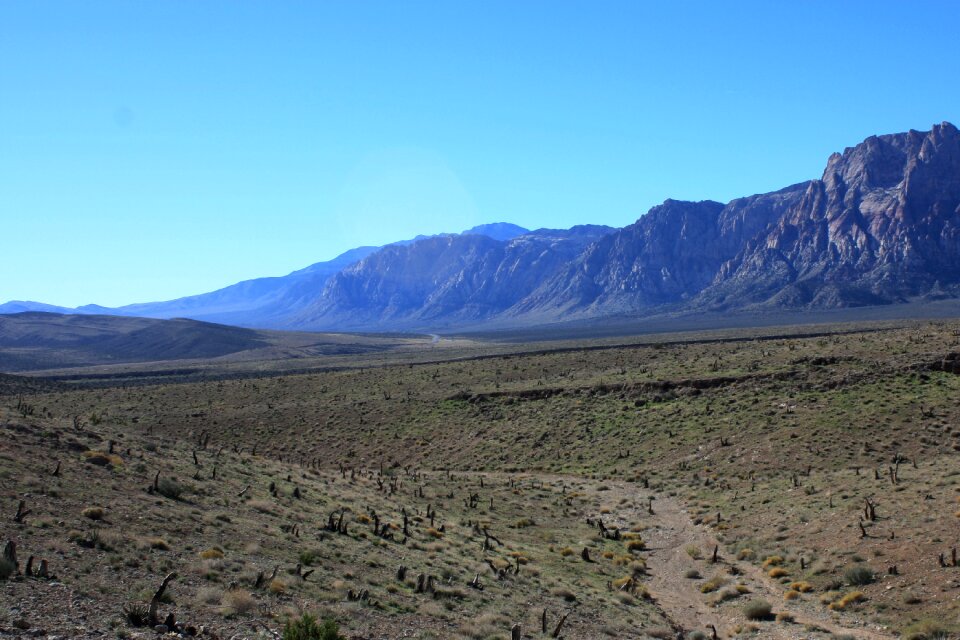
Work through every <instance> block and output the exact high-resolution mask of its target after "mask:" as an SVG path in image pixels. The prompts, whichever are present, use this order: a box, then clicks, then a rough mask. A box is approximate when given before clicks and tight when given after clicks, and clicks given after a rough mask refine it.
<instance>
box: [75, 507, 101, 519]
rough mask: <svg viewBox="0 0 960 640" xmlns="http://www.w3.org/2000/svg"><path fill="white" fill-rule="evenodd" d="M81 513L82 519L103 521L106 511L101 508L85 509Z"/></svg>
mask: <svg viewBox="0 0 960 640" xmlns="http://www.w3.org/2000/svg"><path fill="white" fill-rule="evenodd" d="M81 513H82V514H83V517H84V518H90V519H91V520H103V516H105V515H107V511H106V509H104V508H103V507H87V508H86V509H84V510H83V511H81Z"/></svg>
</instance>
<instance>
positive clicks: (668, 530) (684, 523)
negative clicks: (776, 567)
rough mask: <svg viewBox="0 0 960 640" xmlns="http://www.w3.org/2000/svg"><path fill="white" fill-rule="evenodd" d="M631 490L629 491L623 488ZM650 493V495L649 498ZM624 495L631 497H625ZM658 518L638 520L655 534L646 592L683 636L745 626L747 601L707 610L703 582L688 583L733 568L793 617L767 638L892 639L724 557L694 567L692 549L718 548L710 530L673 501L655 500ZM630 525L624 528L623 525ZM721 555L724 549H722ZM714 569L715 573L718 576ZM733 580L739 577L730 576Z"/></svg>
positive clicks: (771, 626)
mask: <svg viewBox="0 0 960 640" xmlns="http://www.w3.org/2000/svg"><path fill="white" fill-rule="evenodd" d="M620 489H621V490H626V488H625V487H620ZM649 493H650V492H649V491H645V492H644V494H645V495H648V494H649ZM624 495H627V494H626V493H625V494H624ZM654 512H655V514H654V515H653V516H651V515H648V514H647V513H646V512H644V513H643V514H642V515H639V514H638V516H637V519H638V520H640V521H641V522H646V523H648V524H649V525H650V528H649V529H648V530H646V531H645V532H644V540H645V541H646V542H647V546H648V548H649V549H650V550H649V552H648V555H647V566H648V568H649V572H650V578H649V581H648V583H647V586H648V587H649V589H650V592H651V594H652V595H653V597H654V599H655V600H656V602H657V605H658V606H659V607H660V608H661V610H662V611H663V613H664V614H665V615H666V616H667V617H668V618H669V619H670V620H671V621H672V622H673V624H674V625H675V626H677V627H679V628H681V629H683V630H684V631H696V630H700V631H704V632H706V633H707V636H708V637H710V628H709V627H710V625H713V626H715V627H716V629H717V633H718V635H719V637H720V638H729V637H732V636H733V635H734V632H733V629H734V628H735V627H736V626H737V625H741V624H744V623H745V622H746V620H745V618H744V617H743V614H742V613H741V610H740V609H741V605H742V603H743V602H744V601H745V599H744V598H740V599H738V600H735V601H733V602H731V603H730V604H728V605H727V606H724V607H719V608H714V607H711V606H710V605H709V604H707V597H708V596H707V595H705V594H703V593H701V592H700V584H701V582H702V581H700V580H691V579H689V578H686V577H685V574H686V572H687V570H689V569H690V568H691V567H694V566H697V567H698V568H699V569H700V571H701V573H703V574H704V577H705V578H709V577H710V576H712V575H713V573H715V572H723V573H726V572H727V570H728V569H729V567H730V565H733V566H735V567H736V568H737V569H738V570H739V571H740V574H741V575H739V576H736V579H737V580H738V581H741V582H743V583H744V584H746V585H747V587H749V589H750V591H751V592H752V596H748V597H754V598H763V599H765V600H767V601H768V602H769V603H770V604H772V605H773V608H774V613H780V612H787V613H790V614H792V615H793V616H794V623H793V624H789V623H776V622H762V623H759V624H761V625H762V626H763V630H762V634H763V637H764V638H782V639H793V638H798V639H799V638H811V637H815V636H813V635H812V634H811V631H810V630H809V629H810V628H812V627H817V628H819V629H822V630H823V631H824V632H827V633H828V634H835V635H849V636H853V637H855V638H861V639H864V640H874V639H885V638H893V637H894V636H893V635H891V634H889V633H886V632H883V631H882V630H879V629H877V628H875V627H874V628H871V627H870V626H868V625H867V624H866V623H865V622H864V621H863V620H861V619H860V618H859V617H858V616H857V615H856V614H843V615H839V614H834V613H832V612H831V611H829V610H828V609H827V608H826V607H824V606H823V605H822V604H820V603H819V602H818V601H817V600H816V597H815V596H811V595H805V596H803V598H801V599H798V600H793V601H789V602H788V601H785V600H784V599H783V588H782V586H780V585H779V584H777V583H775V582H774V581H773V580H771V579H770V578H768V577H767V576H766V574H765V573H764V572H763V571H762V570H761V569H760V568H759V567H757V566H756V565H753V564H751V563H749V562H737V561H735V560H733V559H731V558H727V557H725V556H724V554H723V553H721V554H720V561H719V563H718V564H717V565H711V564H710V563H709V562H708V560H707V559H705V560H701V561H696V562H695V561H694V560H692V559H691V558H690V556H689V555H688V554H687V552H686V549H687V547H688V546H691V545H692V546H696V547H699V548H700V549H702V550H703V553H704V554H705V555H706V556H708V555H709V554H710V552H711V551H712V550H713V548H714V546H715V545H716V544H717V541H716V538H715V537H714V536H713V534H712V533H711V532H710V530H709V529H707V528H706V527H703V526H699V525H695V524H694V523H693V520H692V519H691V518H690V516H689V514H688V513H687V512H686V511H685V510H684V509H683V508H682V507H681V506H680V504H679V503H678V502H677V501H676V500H674V499H672V498H668V497H660V498H658V499H656V500H654ZM624 524H625V523H624ZM721 549H722V547H721ZM714 569H715V571H714ZM731 578H734V576H731Z"/></svg>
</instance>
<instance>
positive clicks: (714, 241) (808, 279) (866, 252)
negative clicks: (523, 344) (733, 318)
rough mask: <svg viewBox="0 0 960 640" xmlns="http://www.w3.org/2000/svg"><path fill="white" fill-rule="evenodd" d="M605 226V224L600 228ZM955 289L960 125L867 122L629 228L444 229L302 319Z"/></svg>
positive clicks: (591, 311) (959, 244)
mask: <svg viewBox="0 0 960 640" xmlns="http://www.w3.org/2000/svg"><path fill="white" fill-rule="evenodd" d="M607 231H609V232H607ZM957 293H960V132H958V131H957V129H956V128H955V127H954V126H953V125H951V124H948V123H943V124H940V125H936V126H934V127H933V128H932V130H931V131H928V132H925V133H922V132H917V131H910V132H907V133H901V134H894V135H886V136H874V137H871V138H868V139H867V140H865V141H864V142H863V143H861V144H859V145H857V146H855V147H851V148H848V149H846V150H845V151H844V152H843V153H842V154H839V153H837V154H834V155H833V156H831V157H830V159H829V161H828V162H827V167H826V169H825V171H824V173H823V177H822V178H821V179H820V180H812V181H810V182H806V183H801V184H797V185H793V186H791V187H787V188H785V189H782V190H780V191H776V192H773V193H766V194H760V195H755V196H750V197H747V198H739V199H737V200H733V201H732V202H730V203H728V204H726V205H724V204H721V203H719V202H711V201H704V202H680V201H676V200H667V201H666V202H664V203H663V204H662V205H659V206H657V207H654V208H653V209H651V210H650V212H649V213H647V214H646V215H645V216H643V217H642V218H640V219H639V220H637V222H636V223H634V224H632V225H629V226H627V227H625V228H623V229H618V230H607V229H605V228H601V229H596V228H590V229H589V231H586V232H585V231H584V230H582V229H581V230H580V231H579V232H578V231H576V230H571V231H570V232H566V234H565V235H564V234H560V233H559V232H554V236H553V237H552V238H550V240H549V241H547V240H546V238H544V237H539V236H538V235H537V233H533V234H527V235H524V236H521V237H519V238H515V239H513V240H511V241H510V242H497V241H496V240H493V239H490V238H485V239H480V238H470V237H460V238H438V239H430V240H427V241H421V242H418V243H415V244H413V245H410V246H408V247H396V248H391V249H388V250H383V251H381V252H379V253H377V254H374V255H373V256H370V257H369V258H368V259H366V260H364V261H362V262H361V263H359V264H357V265H356V266H354V267H351V268H349V269H347V270H345V271H343V272H341V273H340V274H338V275H337V276H336V277H334V278H333V279H332V280H331V281H330V284H329V286H328V287H327V289H326V290H325V292H324V295H323V296H322V298H321V299H320V301H319V302H318V303H317V304H315V305H312V306H311V308H310V312H309V313H306V314H303V315H301V316H300V317H299V318H298V324H300V325H302V326H318V327H331V326H344V323H346V326H376V327H383V326H387V325H389V324H391V323H399V325H403V326H412V325H416V324H418V323H439V324H441V325H442V324H456V323H458V322H465V321H477V320H484V319H491V318H498V319H515V320H518V321H519V320H527V321H530V320H555V319H563V318H567V317H591V316H601V315H607V314H622V313H636V314H643V313H650V312H653V311H657V310H666V309H681V310H682V309H710V310H729V309H738V308H750V307H764V306H766V307H788V308H799V307H835V306H849V305H865V304H884V303H890V302H897V301H903V300H906V299H910V298H914V297H917V296H928V297H931V296H932V297H938V296H940V297H942V296H949V295H955V294H957Z"/></svg>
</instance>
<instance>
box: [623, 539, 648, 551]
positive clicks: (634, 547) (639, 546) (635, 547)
mask: <svg viewBox="0 0 960 640" xmlns="http://www.w3.org/2000/svg"><path fill="white" fill-rule="evenodd" d="M645 547H646V543H645V542H644V541H643V540H629V541H628V542H627V551H643V549H644V548H645Z"/></svg>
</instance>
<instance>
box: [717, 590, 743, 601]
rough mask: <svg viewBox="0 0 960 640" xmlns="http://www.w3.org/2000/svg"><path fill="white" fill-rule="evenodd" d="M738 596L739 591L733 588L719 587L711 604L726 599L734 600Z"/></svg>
mask: <svg viewBox="0 0 960 640" xmlns="http://www.w3.org/2000/svg"><path fill="white" fill-rule="evenodd" d="M739 597H740V592H739V591H738V590H737V589H735V588H727V589H721V590H720V591H718V592H717V594H716V596H714V598H713V604H715V605H716V604H719V603H721V602H726V601H727V600H736V599H737V598H739Z"/></svg>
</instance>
